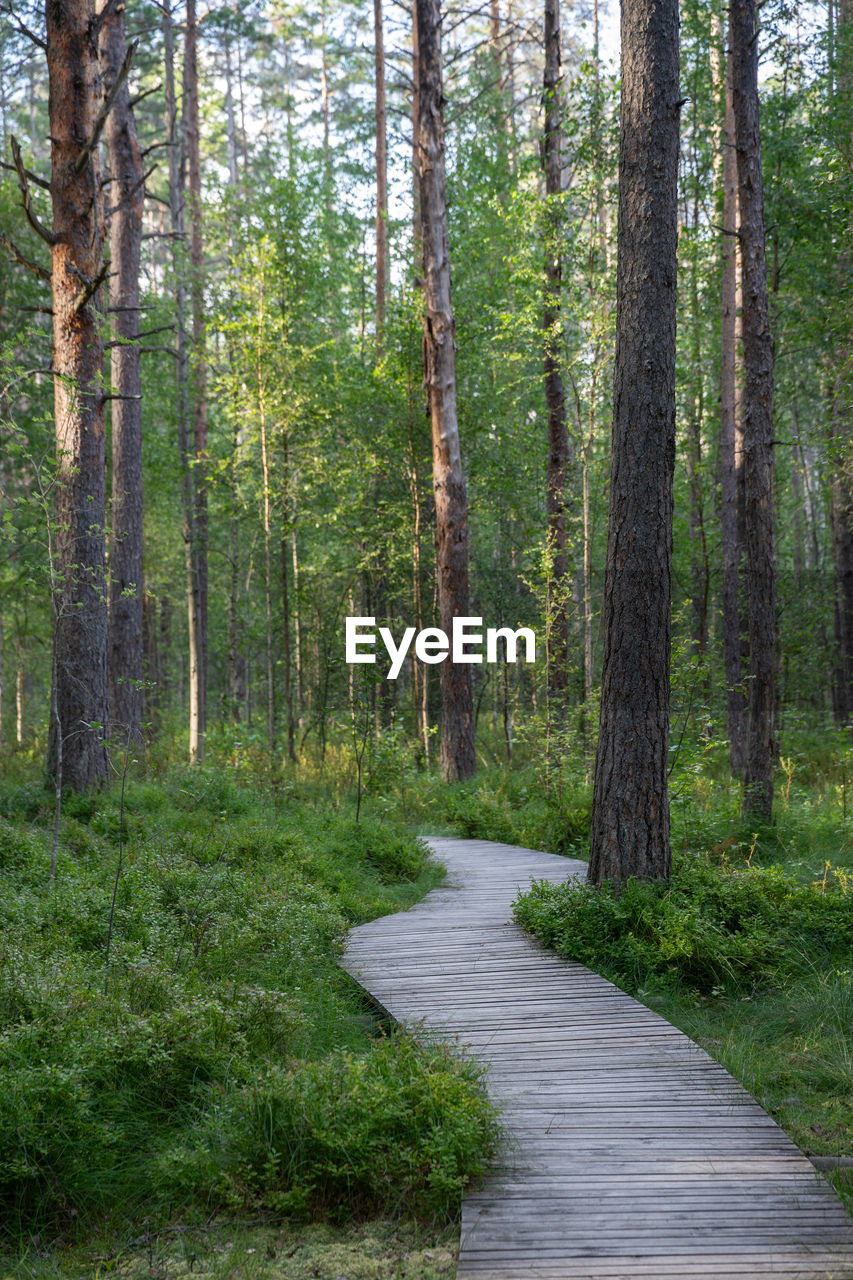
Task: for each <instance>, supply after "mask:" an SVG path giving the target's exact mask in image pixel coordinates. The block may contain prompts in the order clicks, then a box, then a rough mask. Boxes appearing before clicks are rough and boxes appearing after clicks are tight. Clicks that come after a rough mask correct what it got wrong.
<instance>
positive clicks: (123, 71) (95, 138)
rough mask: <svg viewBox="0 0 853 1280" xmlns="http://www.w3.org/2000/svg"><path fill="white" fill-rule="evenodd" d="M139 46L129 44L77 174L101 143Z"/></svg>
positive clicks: (75, 163)
mask: <svg viewBox="0 0 853 1280" xmlns="http://www.w3.org/2000/svg"><path fill="white" fill-rule="evenodd" d="M138 45H139V41H138V40H134V41H133V43H132V44H129V45H128V47H127V53H126V54H125V55H124V62H123V63H122V64H121V68H120V70H119V73H118V75H117V76H116V78H115V80H114V81H113V84H112V86H111V87H110V89H109V91H108V93H107V95H106V97H105V98H104V101H103V105H102V106H101V109H100V111H99V112H98V118H97V120H96V121H95V127H94V129H93V130H92V136H91V138H90V139H89V141H88V142H87V143H86V145H85V147H84V148H83V150H82V151H81V152H80V154H79V156H78V157H77V159H76V160H75V162H74V172H75V173H82V172H83V166H84V165H85V163H86V161H87V160H88V159H89V156H90V155H91V154H92V152H93V151H94V150H95V147H96V146H97V145H98V143H99V141H100V138H101V134H102V133H103V131H104V125H105V124H106V123H107V116H108V115H109V114H110V112H111V111H112V109H113V103H114V102H115V100H116V98H117V97H118V91H119V89H120V88H121V86H122V85H123V84H124V82H125V80H126V79H127V73H128V71H130V64H131V63H132V62H133V55H134V54H135V53H136V50H137V46H138Z"/></svg>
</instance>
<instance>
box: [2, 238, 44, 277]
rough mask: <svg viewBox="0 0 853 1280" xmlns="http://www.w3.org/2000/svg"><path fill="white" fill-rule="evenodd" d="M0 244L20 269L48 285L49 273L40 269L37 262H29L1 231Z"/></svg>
mask: <svg viewBox="0 0 853 1280" xmlns="http://www.w3.org/2000/svg"><path fill="white" fill-rule="evenodd" d="M0 244H3V245H5V246H6V248H7V249H8V250H9V252H10V253H11V255H12V257H13V258H14V259H15V261H16V262H19V263H20V264H21V266H22V267H26V268H27V270H28V271H32V273H33V275H35V276H38V278H39V280H44V281H45V283H46V284H50V272H49V271H45V269H44V267H40V266H39V264H38V263H37V262H31V261H30V259H29V258H26V257H24V255H23V254H22V253H21V251H20V249H19V248H17V246H16V245H14V244H13V243H12V241H11V240H10V239H9V237H8V236H6V235H4V234H3V232H2V231H0Z"/></svg>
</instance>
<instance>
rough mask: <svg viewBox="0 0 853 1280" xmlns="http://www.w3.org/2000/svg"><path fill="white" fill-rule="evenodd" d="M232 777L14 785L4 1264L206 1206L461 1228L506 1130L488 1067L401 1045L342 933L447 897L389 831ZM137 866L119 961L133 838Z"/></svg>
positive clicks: (3, 893)
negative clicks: (55, 819)
mask: <svg viewBox="0 0 853 1280" xmlns="http://www.w3.org/2000/svg"><path fill="white" fill-rule="evenodd" d="M315 799H316V798H315V797H312V796H306V795H301V794H300V792H299V790H298V789H297V788H295V787H293V786H281V785H279V786H278V787H276V788H271V787H266V788H265V787H263V786H260V785H258V784H257V783H255V785H252V786H249V785H245V784H241V783H239V782H237V781H236V780H235V778H234V777H233V776H232V775H230V774H229V773H227V772H225V771H223V770H217V769H207V770H193V771H189V770H173V771H172V772H171V773H169V774H168V775H166V776H164V777H162V778H160V779H154V780H149V781H143V782H136V783H133V784H131V785H129V786H128V787H127V791H126V796H125V803H124V814H123V818H121V815H120V795H119V790H118V788H114V789H113V790H112V791H111V792H109V793H100V794H92V795H89V796H84V797H74V796H70V797H69V798H68V800H67V802H66V804H65V808H64V816H63V820H62V829H61V841H60V856H59V861H58V867H57V876H56V883H55V885H54V886H53V887H51V885H50V882H49V874H48V873H49V860H50V855H49V848H50V835H49V825H50V819H51V797H50V795H49V794H48V793H46V792H44V791H43V790H42V789H41V788H40V786H39V785H38V784H37V783H35V782H33V781H25V782H21V781H11V782H10V781H6V782H4V783H2V784H0V929H1V930H2V937H3V945H2V950H0V1076H2V1079H3V1088H2V1090H0V1220H2V1224H3V1231H4V1233H5V1243H6V1245H7V1247H8V1248H9V1249H11V1250H13V1251H14V1249H15V1247H16V1246H18V1247H21V1246H23V1247H24V1248H25V1249H26V1247H27V1242H31V1241H32V1240H33V1239H34V1238H36V1237H38V1238H41V1239H45V1238H49V1239H50V1240H51V1241H52V1242H53V1246H52V1247H53V1248H54V1250H56V1249H59V1248H60V1247H61V1246H63V1245H65V1244H69V1243H73V1242H74V1241H75V1240H82V1239H85V1238H86V1236H87V1235H90V1234H91V1233H92V1232H94V1231H98V1230H101V1231H105V1230H106V1231H108V1230H111V1229H112V1230H115V1231H118V1232H119V1233H120V1234H121V1233H123V1234H127V1233H128V1232H132V1231H134V1230H135V1229H137V1228H138V1227H139V1225H140V1224H141V1223H143V1222H145V1223H146V1224H147V1229H149V1230H157V1229H159V1228H161V1227H164V1226H166V1225H168V1224H169V1223H171V1222H175V1221H180V1222H184V1223H192V1222H194V1221H198V1220H200V1219H209V1218H210V1216H211V1215H215V1214H222V1213H225V1214H228V1215H231V1216H232V1217H234V1216H236V1217H245V1216H246V1215H247V1214H249V1215H251V1214H257V1213H259V1212H261V1213H264V1212H267V1213H275V1214H277V1215H287V1216H289V1217H291V1218H294V1219H297V1220H306V1221H307V1220H309V1219H312V1218H326V1219H332V1220H337V1219H340V1220H345V1219H349V1220H357V1219H360V1218H366V1217H370V1216H374V1217H375V1216H376V1215H377V1214H379V1215H385V1216H388V1215H392V1216H394V1217H405V1216H409V1217H411V1216H412V1215H415V1216H419V1217H420V1218H421V1219H422V1220H423V1221H425V1222H435V1223H442V1222H446V1221H450V1220H453V1218H454V1217H455V1215H456V1214H457V1213H458V1208H459V1203H460V1200H461V1195H462V1190H463V1188H464V1187H465V1186H466V1185H467V1184H468V1183H469V1182H470V1181H471V1180H472V1179H476V1178H478V1177H479V1176H481V1174H482V1172H483V1169H484V1163H485V1160H486V1159H487V1157H488V1155H489V1154H490V1152H491V1151H492V1150H493V1148H494V1145H495V1141H496V1134H497V1124H496V1119H495V1115H494V1112H493V1110H492V1108H491V1107H490V1105H489V1104H488V1102H487V1100H486V1097H485V1093H484V1089H483V1086H482V1080H481V1078H480V1073H479V1072H478V1071H477V1070H476V1069H474V1068H473V1067H472V1066H471V1065H470V1064H466V1063H464V1062H461V1061H460V1060H458V1059H457V1058H455V1057H453V1056H452V1055H451V1054H450V1053H449V1052H447V1051H445V1050H443V1049H441V1048H436V1047H433V1046H429V1045H423V1044H420V1043H418V1042H417V1041H416V1040H415V1039H412V1038H409V1037H405V1036H402V1035H397V1034H386V1033H385V1031H384V1030H383V1029H382V1028H381V1027H380V1026H379V1025H378V1023H377V1020H376V1015H375V1013H374V1012H373V1011H372V1010H371V1009H370V1008H369V1007H368V1006H366V1005H365V1003H364V998H363V995H362V993H360V991H359V989H358V988H356V987H355V985H354V984H353V983H352V982H351V980H350V979H349V978H348V977H347V976H346V975H345V974H344V973H343V971H342V970H341V969H340V968H339V967H338V965H337V960H338V957H339V955H340V951H341V947H342V942H343V937H344V934H345V931H346V928H347V927H348V926H349V925H351V924H354V923H358V922H360V921H363V920H367V919H371V918H373V917H375V916H377V915H380V914H382V913H384V912H388V911H392V910H396V909H399V908H401V907H406V906H408V905H410V904H411V903H413V902H414V901H416V900H417V899H418V898H420V897H421V896H422V895H423V894H424V893H425V892H426V891H427V890H428V889H429V888H431V887H432V886H433V885H435V884H437V883H439V882H440V880H441V878H442V874H443V873H442V871H441V869H440V868H438V867H436V866H435V865H434V864H432V863H431V862H430V860H429V858H428V854H427V850H426V848H425V846H424V845H423V844H422V843H421V842H420V841H419V840H417V838H416V837H414V836H413V835H412V834H411V833H410V832H408V831H407V830H406V829H405V828H404V827H402V826H401V825H400V824H399V823H397V822H395V821H394V820H392V819H391V818H389V817H387V816H386V817H377V816H376V815H371V814H367V815H365V817H364V818H363V820H362V821H361V822H360V823H359V824H356V823H355V821H354V818H353V816H352V811H351V808H350V807H349V806H347V807H336V806H334V805H332V804H329V803H328V802H327V803H326V804H325V805H323V804H320V803H316V802H315ZM120 836H121V843H122V866H121V873H120V876H119V879H118V890H117V896H116V909H115V915H114V920H113V922H112V944H111V956H110V965H109V970H108V969H107V965H106V957H107V940H108V934H109V928H110V903H111V898H112V891H113V883H114V878H115V872H116V867H117V865H118V856H119V842H120Z"/></svg>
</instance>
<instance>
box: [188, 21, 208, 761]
mask: <svg viewBox="0 0 853 1280" xmlns="http://www.w3.org/2000/svg"><path fill="white" fill-rule="evenodd" d="M184 110H185V113H186V141H187V178H188V195H189V207H190V266H191V294H192V337H193V359H192V384H193V457H192V470H193V484H192V493H193V522H192V553H193V602H192V608H193V612H194V613H195V623H194V625H195V630H196V648H197V653H196V671H195V684H196V690H195V698H193V692H192V689H191V690H190V701H191V704H192V703H194V707H195V715H193V714H192V711H191V716H190V756H191V757H192V758H193V759H197V760H199V761H200V760H202V759H203V757H204V735H205V733H206V731H207V577H208V575H207V544H208V528H207V461H208V459H207V350H206V340H205V324H204V244H203V236H202V204H201V148H200V135H199V107H198V20H197V17H196V0H187V21H186V33H185V38H184Z"/></svg>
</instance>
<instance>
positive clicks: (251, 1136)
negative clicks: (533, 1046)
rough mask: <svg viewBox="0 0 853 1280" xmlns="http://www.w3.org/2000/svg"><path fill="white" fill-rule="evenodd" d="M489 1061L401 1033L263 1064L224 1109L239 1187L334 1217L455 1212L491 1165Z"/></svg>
mask: <svg viewBox="0 0 853 1280" xmlns="http://www.w3.org/2000/svg"><path fill="white" fill-rule="evenodd" d="M480 1075H481V1071H480V1069H479V1068H477V1067H475V1066H474V1065H473V1064H472V1063H471V1062H470V1061H468V1062H465V1061H460V1060H458V1059H456V1058H454V1057H453V1056H452V1054H451V1053H450V1052H449V1050H446V1049H441V1048H435V1049H432V1050H426V1049H425V1048H424V1047H423V1046H419V1045H418V1044H416V1043H415V1041H413V1040H412V1039H409V1038H407V1037H404V1036H392V1037H390V1038H389V1039H383V1040H380V1041H378V1042H376V1043H375V1044H374V1046H373V1049H372V1051H371V1053H370V1054H368V1055H367V1056H365V1057H361V1058H355V1057H353V1056H352V1055H351V1054H342V1053H336V1054H332V1055H330V1056H329V1057H328V1058H325V1059H324V1060H322V1061H321V1062H315V1063H307V1064H306V1063H298V1064H296V1065H295V1066H294V1067H291V1068H289V1069H284V1068H278V1069H273V1070H271V1071H269V1072H267V1073H265V1075H264V1077H263V1079H262V1080H260V1081H259V1082H257V1083H253V1084H251V1085H249V1086H247V1087H246V1088H244V1089H243V1090H241V1091H239V1092H236V1093H235V1094H234V1095H233V1096H232V1098H231V1100H230V1102H229V1106H228V1113H227V1114H223V1113H220V1114H218V1115H217V1116H216V1118H215V1123H216V1125H217V1127H218V1126H219V1125H220V1124H222V1125H223V1126H224V1129H225V1132H226V1133H227V1139H226V1140H225V1142H224V1143H220V1140H219V1139H218V1134H214V1137H215V1139H216V1140H215V1143H214V1144H213V1149H214V1150H215V1152H216V1164H217V1166H224V1174H223V1177H224V1181H225V1185H226V1187H227V1189H228V1196H229V1198H230V1199H234V1198H235V1197H237V1198H238V1199H248V1200H249V1201H250V1202H256V1203H257V1202H260V1203H261V1204H263V1205H264V1206H266V1207H269V1208H271V1209H273V1210H275V1211H277V1212H285V1213H297V1214H299V1215H305V1216H307V1215H310V1214H312V1213H317V1212H318V1211H322V1212H324V1213H329V1214H331V1215H332V1216H333V1217H341V1216H343V1217H351V1216H354V1215H355V1216H357V1215H359V1214H363V1213H373V1212H381V1213H389V1212H391V1213H398V1212H400V1211H402V1210H407V1211H408V1212H415V1213H417V1214H418V1215H420V1216H423V1217H426V1218H443V1217H446V1216H447V1214H448V1213H449V1212H455V1211H456V1210H457V1209H458V1206H459V1204H460V1202H461V1197H462V1192H463V1189H464V1187H465V1186H466V1184H467V1183H468V1182H469V1181H470V1180H471V1178H472V1177H480V1176H482V1175H483V1174H484V1173H485V1170H486V1161H487V1158H488V1157H489V1156H490V1155H491V1154H493V1153H494V1150H495V1143H496V1137H497V1130H496V1126H495V1120H494V1117H493V1115H492V1114H491V1113H490V1112H489V1111H488V1110H486V1109H484V1108H483V1106H482V1095H481V1081H480Z"/></svg>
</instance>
